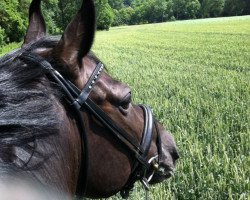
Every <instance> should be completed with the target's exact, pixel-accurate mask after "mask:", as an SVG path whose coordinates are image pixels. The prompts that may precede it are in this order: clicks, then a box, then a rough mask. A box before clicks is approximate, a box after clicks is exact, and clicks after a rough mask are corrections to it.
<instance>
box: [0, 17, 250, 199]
mask: <svg viewBox="0 0 250 200" xmlns="http://www.w3.org/2000/svg"><path fill="white" fill-rule="evenodd" d="M16 46H18V44H16V45H15V44H14V45H13V44H12V46H11V47H9V46H6V47H4V49H3V50H2V51H0V54H1V53H2V54H3V53H4V52H6V51H9V50H10V49H12V48H14V47H16ZM94 51H95V53H96V54H97V55H98V56H99V57H100V58H101V59H102V61H103V62H104V63H105V64H106V65H107V68H108V69H109V71H110V73H111V74H112V75H113V76H114V77H116V78H117V79H119V80H121V81H123V82H125V83H127V84H128V85H129V86H131V88H132V91H133V99H134V101H135V102H136V103H145V104H148V105H150V106H151V107H152V108H153V110H154V113H155V115H156V116H157V118H158V119H159V120H160V121H161V122H162V123H163V124H164V125H165V127H166V128H167V129H168V130H169V131H170V132H171V133H172V134H173V135H174V136H175V139H176V142H177V145H178V148H179V152H180V155H181V158H180V160H179V162H178V165H177V171H176V174H175V176H174V177H173V178H171V179H169V180H167V181H166V182H164V183H162V184H159V185H156V186H153V187H152V190H151V191H150V193H149V196H150V199H154V200H168V199H178V200H185V199H190V200H196V199H201V200H206V199H211V200H214V199H216V200H217V199H218V200H227V199H233V200H235V199H237V200H238V199H244V200H247V199H250V194H249V192H250V180H249V179H250V155H249V153H250V151H249V150H250V16H244V17H230V18H216V19H204V20H189V21H176V22H169V23H162V24H152V25H140V26H128V27H117V28H111V30H110V31H108V32H106V31H103V32H98V33H97V36H96V40H95V45H94ZM110 199H113V200H115V199H120V196H119V195H117V196H115V197H113V198H110ZM129 199H132V200H139V199H144V190H143V188H142V187H141V185H140V184H138V185H137V186H136V188H135V189H134V192H133V193H132V194H131V196H130V198H129Z"/></svg>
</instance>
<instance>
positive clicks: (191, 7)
mask: <svg viewBox="0 0 250 200" xmlns="http://www.w3.org/2000/svg"><path fill="white" fill-rule="evenodd" d="M173 7H174V16H175V18H176V19H190V18H191V19H193V18H196V17H197V16H198V13H199V10H200V8H201V5H200V2H199V1H198V0H175V1H174V6H173Z"/></svg>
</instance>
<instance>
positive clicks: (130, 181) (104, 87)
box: [0, 0, 179, 200]
mask: <svg viewBox="0 0 250 200" xmlns="http://www.w3.org/2000/svg"><path fill="white" fill-rule="evenodd" d="M40 4H41V1H40V0H33V1H32V3H31V6H30V14H29V27H28V30H27V34H26V36H25V39H24V43H23V45H22V47H21V48H20V49H18V50H15V51H13V52H11V53H9V54H7V55H5V56H4V57H2V58H0V194H2V198H5V197H3V196H4V195H3V191H6V192H5V193H6V195H7V196H8V197H6V199H15V195H17V196H18V198H17V199H25V200H28V199H35V200H38V199H60V200H61V199H72V198H73V197H74V196H75V195H77V196H79V197H83V196H85V197H90V198H102V197H109V196H112V195H114V194H116V193H117V192H119V191H120V192H121V195H122V197H124V198H125V197H127V196H128V194H129V191H130V190H131V189H132V188H133V185H134V183H135V182H136V181H138V180H139V181H141V182H142V183H143V185H144V186H145V188H146V189H147V188H148V187H149V185H150V184H155V183H159V182H162V181H164V180H165V179H167V178H169V177H170V176H171V175H172V173H173V171H174V169H175V164H176V160H177V159H178V157H179V156H178V153H177V150H176V145H175V142H174V139H173V137H172V136H171V135H170V134H169V133H167V132H166V130H165V129H164V128H163V127H162V125H161V124H159V123H158V122H157V121H156V120H155V119H154V117H153V115H152V112H151V110H150V108H149V107H147V106H143V105H134V104H132V102H131V95H132V93H131V90H130V88H129V87H128V86H126V85H125V84H123V83H120V82H118V81H116V80H114V79H113V78H112V77H110V76H109V75H108V74H107V72H106V71H105V69H104V66H103V64H102V63H101V62H100V60H99V59H98V58H96V57H95V56H94V54H93V53H91V52H90V49H91V46H92V43H93V40H94V33H95V8H94V4H93V2H92V1H91V0H84V1H83V3H82V6H81V9H80V10H79V12H78V13H77V14H76V16H75V17H74V18H73V20H72V21H71V22H70V24H69V25H68V27H67V28H66V30H65V31H64V33H63V35H62V37H61V38H60V39H58V38H53V37H48V36H46V28H45V21H44V18H43V16H42V13H41V9H40ZM124 70H125V69H124ZM20 193H21V194H20ZM34 194H36V195H35V196H34ZM36 197H37V198H36Z"/></svg>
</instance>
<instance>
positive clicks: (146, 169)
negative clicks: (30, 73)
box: [19, 52, 162, 198]
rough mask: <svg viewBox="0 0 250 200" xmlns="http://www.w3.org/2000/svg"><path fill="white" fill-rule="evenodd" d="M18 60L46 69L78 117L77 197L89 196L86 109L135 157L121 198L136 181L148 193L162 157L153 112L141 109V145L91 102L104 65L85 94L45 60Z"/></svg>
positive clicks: (26, 54)
mask: <svg viewBox="0 0 250 200" xmlns="http://www.w3.org/2000/svg"><path fill="white" fill-rule="evenodd" d="M19 58H20V59H21V60H23V61H24V62H31V63H33V64H35V65H39V66H41V67H42V68H44V69H46V70H47V71H48V73H49V75H50V76H51V77H52V78H53V79H54V81H55V82H57V83H58V84H59V85H60V87H61V88H62V90H63V91H64V93H65V94H66V96H67V100H68V102H69V104H70V106H71V107H72V108H73V109H74V112H75V113H76V119H77V122H78V128H79V132H80V136H81V142H82V152H84V157H82V161H81V166H80V168H81V169H80V174H79V179H78V184H77V185H78V186H77V192H76V193H77V195H80V196H84V194H85V193H86V189H87V177H88V162H89V161H88V160H89V157H88V137H87V133H86V131H85V127H84V122H83V118H82V114H81V111H83V110H84V109H86V110H88V111H90V113H91V114H93V115H94V116H95V117H96V118H97V119H98V120H99V121H100V122H101V123H102V124H103V125H104V126H105V127H106V128H108V129H109V130H110V132H111V133H112V134H113V136H114V137H115V138H117V139H118V140H119V141H120V142H121V143H122V144H124V146H125V147H126V148H127V149H128V150H129V151H130V152H131V153H132V154H133V155H134V156H135V159H136V162H135V163H134V166H133V170H132V173H131V175H130V177H129V179H128V181H127V183H126V185H125V186H124V188H123V189H122V190H121V196H122V197H123V198H127V197H128V196H129V192H130V190H132V189H133V187H134V183H135V182H136V181H137V180H140V181H141V182H142V184H143V186H144V187H145V189H146V190H149V182H150V180H151V179H152V177H153V175H154V173H155V171H159V164H160V159H161V154H162V153H161V151H162V149H161V138H160V133H159V130H158V126H157V124H156V122H155V120H154V118H153V113H152V111H151V109H150V108H149V107H148V106H145V105H140V107H141V108H142V110H143V112H144V130H143V137H142V140H141V143H140V144H137V142H136V140H135V138H133V137H132V136H131V134H128V133H127V132H126V131H125V130H124V129H122V128H121V127H120V126H118V125H117V124H116V123H115V122H114V121H113V120H112V119H111V118H110V117H109V116H108V115H107V114H106V113H105V112H104V111H103V110H102V109H101V108H100V107H99V106H98V105H96V104H95V103H94V102H93V101H92V100H91V99H90V98H89V94H90V93H91V91H92V89H93V87H94V86H95V84H96V82H97V81H98V79H99V78H100V75H101V73H102V71H103V69H104V65H103V64H102V63H98V64H97V66H96V68H95V69H94V71H93V73H92V75H91V76H90V78H89V80H88V81H87V83H86V85H85V86H84V88H83V90H79V89H78V88H77V87H76V86H75V85H74V84H73V83H71V82H70V81H69V80H67V79H65V78H64V77H63V76H62V75H61V74H60V73H59V72H58V71H56V70H55V69H54V68H53V67H52V65H51V64H50V63H49V62H48V61H46V60H45V59H44V58H43V57H41V56H39V55H37V54H34V53H30V52H24V53H22V54H21V55H20V56H19ZM154 128H155V129H156V132H157V149H158V152H157V153H158V155H156V156H154V157H152V158H150V159H149V160H148V158H147V157H148V152H149V149H150V146H151V143H152V136H153V129H154Z"/></svg>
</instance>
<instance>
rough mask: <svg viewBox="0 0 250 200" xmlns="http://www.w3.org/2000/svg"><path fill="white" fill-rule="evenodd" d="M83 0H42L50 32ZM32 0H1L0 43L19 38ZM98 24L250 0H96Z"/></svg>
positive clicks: (210, 13) (233, 10)
mask: <svg viewBox="0 0 250 200" xmlns="http://www.w3.org/2000/svg"><path fill="white" fill-rule="evenodd" d="M81 1H82V0H43V4H42V7H43V13H44V16H45V18H46V23H47V27H48V30H49V32H50V33H51V34H57V33H61V31H62V30H64V29H65V27H66V26H67V24H68V23H69V21H70V19H71V18H72V16H73V15H74V14H75V13H76V12H77V10H78V9H79V7H80V5H81ZM30 2H31V0H1V1H0V45H3V44H6V43H9V42H19V41H21V40H22V38H23V35H24V34H25V31H26V27H27V23H28V19H27V16H28V8H29V4H30ZM95 5H96V11H97V28H98V29H100V30H108V29H109V28H110V27H111V26H120V25H135V24H145V23H159V22H166V21H173V20H183V19H196V18H208V17H220V16H237V15H248V14H250V0H95Z"/></svg>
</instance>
